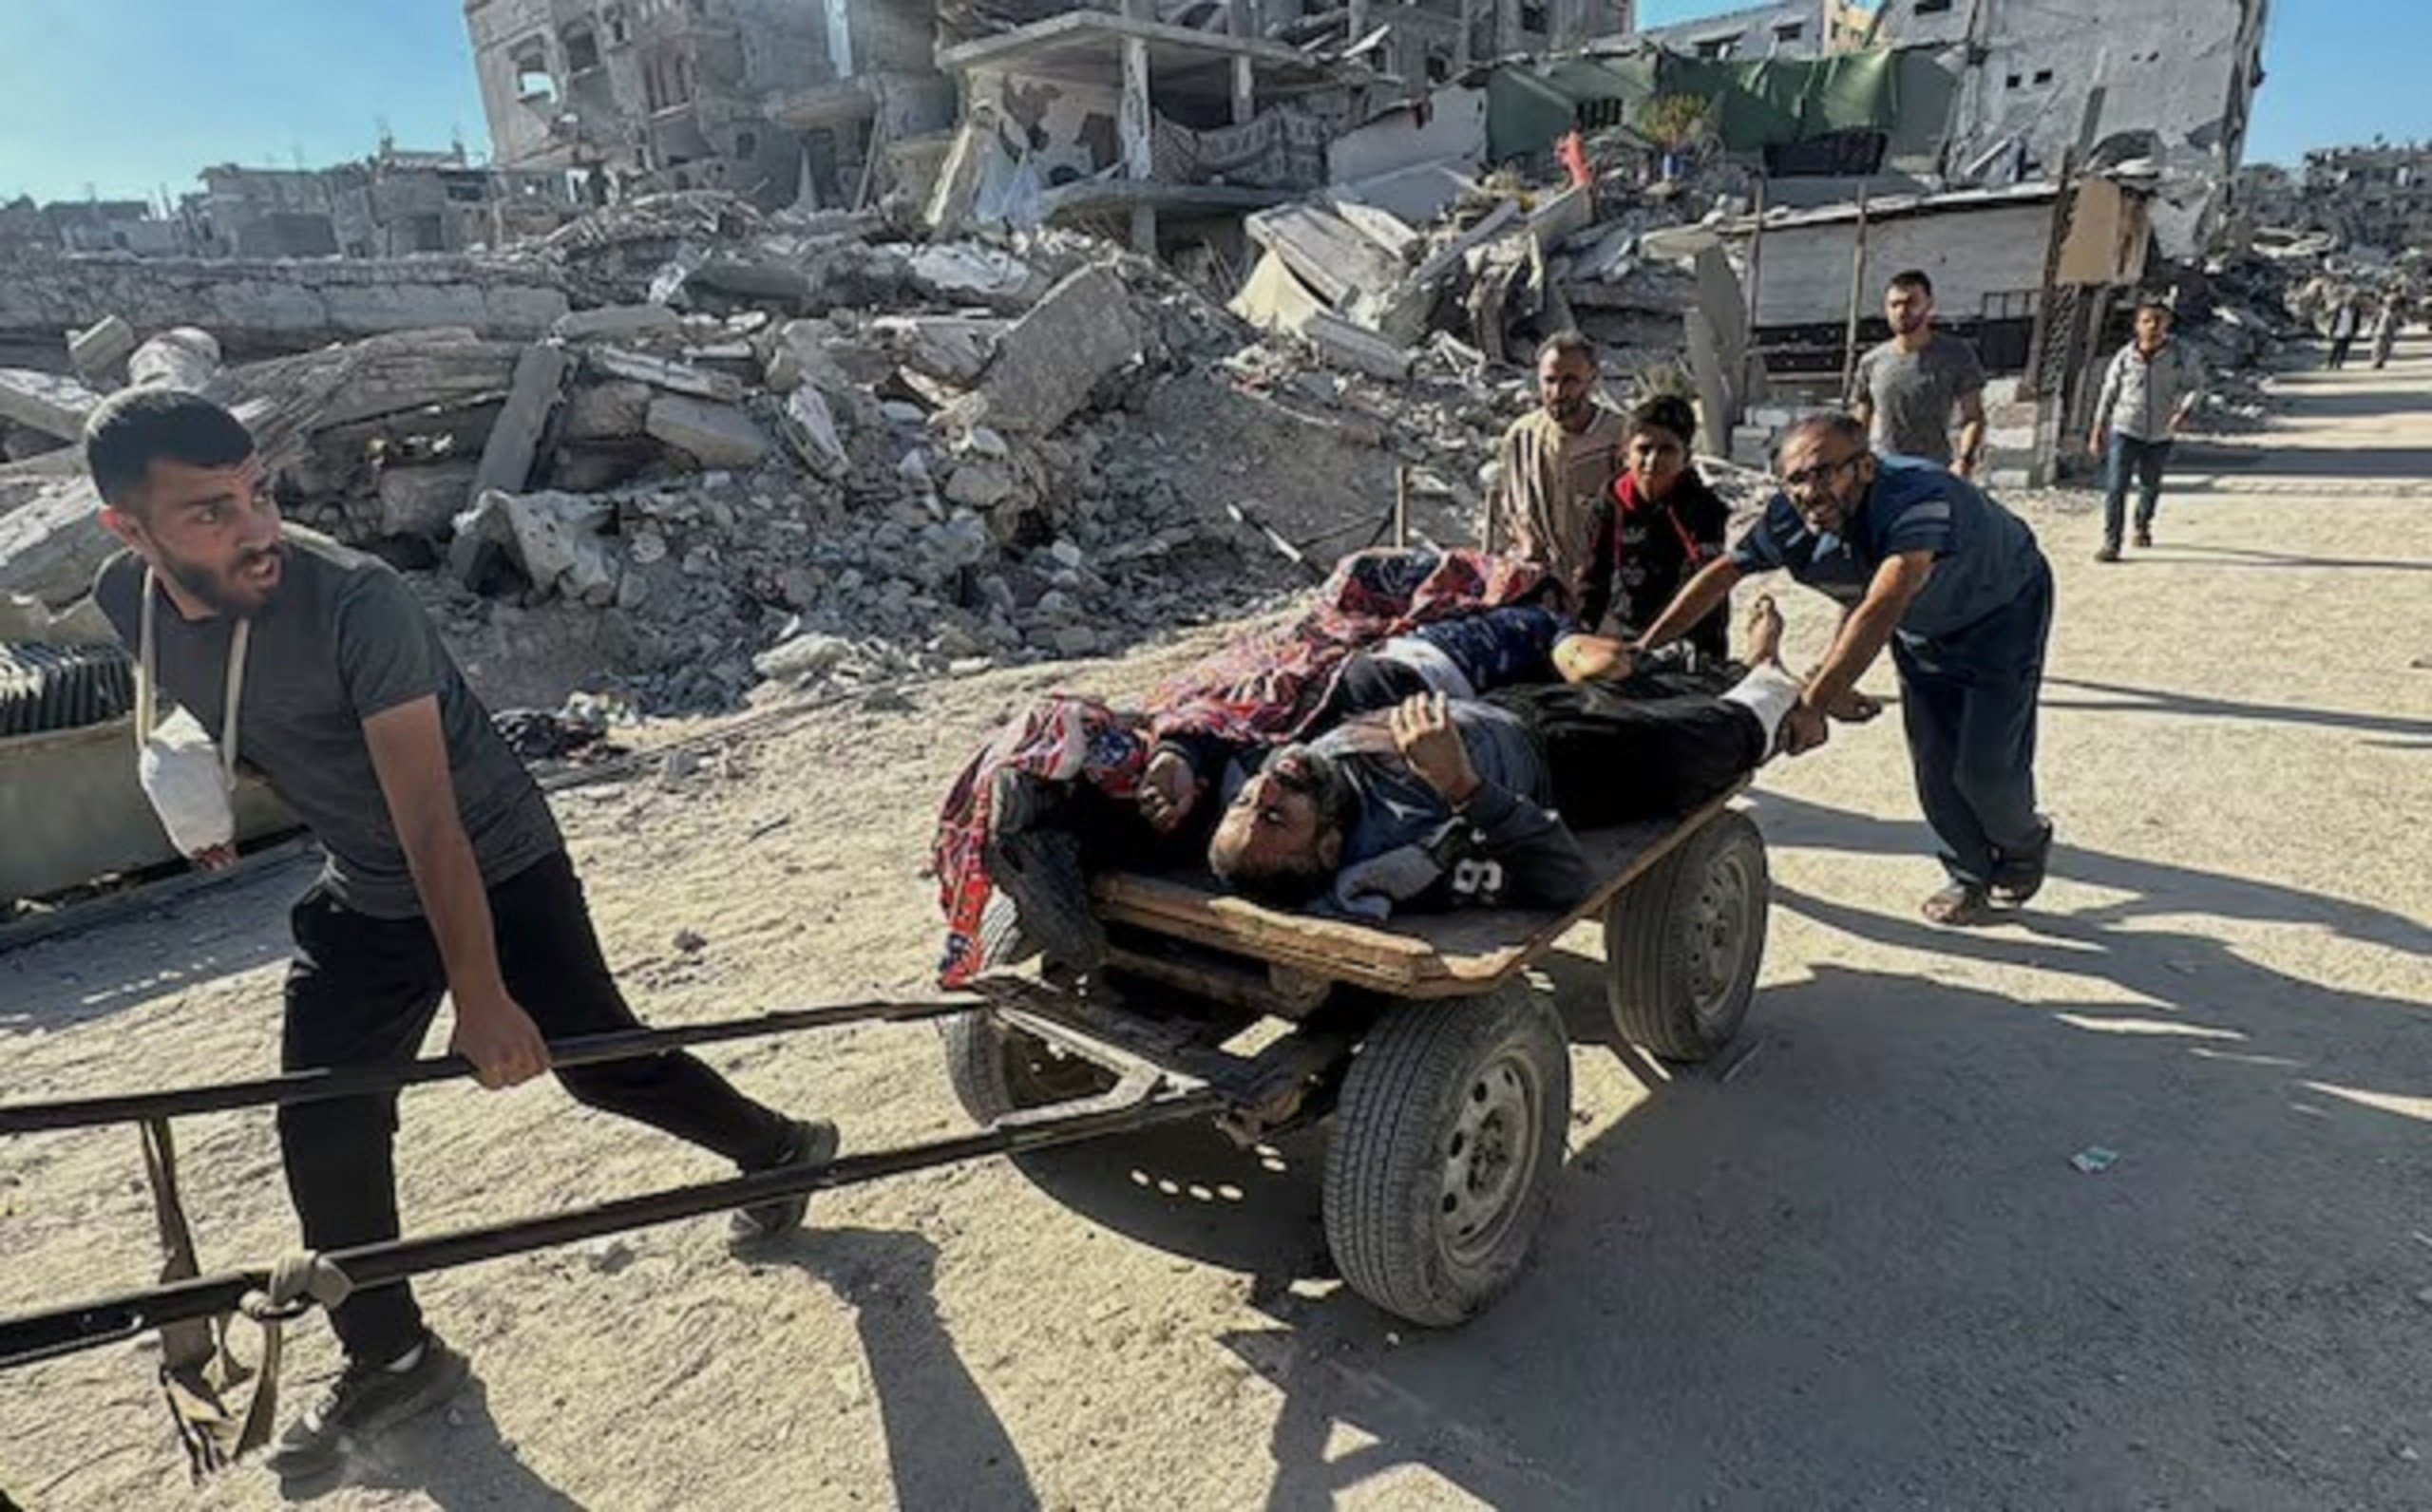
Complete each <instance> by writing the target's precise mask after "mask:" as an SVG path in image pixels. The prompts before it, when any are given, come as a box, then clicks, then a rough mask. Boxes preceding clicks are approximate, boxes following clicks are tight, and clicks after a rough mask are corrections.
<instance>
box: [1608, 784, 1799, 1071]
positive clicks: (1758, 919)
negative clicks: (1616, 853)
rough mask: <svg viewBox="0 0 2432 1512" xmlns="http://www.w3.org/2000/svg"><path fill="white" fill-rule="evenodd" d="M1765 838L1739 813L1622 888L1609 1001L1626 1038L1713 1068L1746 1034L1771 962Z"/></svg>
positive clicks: (1611, 910) (1613, 910)
mask: <svg viewBox="0 0 2432 1512" xmlns="http://www.w3.org/2000/svg"><path fill="white" fill-rule="evenodd" d="M1772 900H1773V878H1772V873H1771V872H1770V871H1769V870H1768V868H1767V866H1766V863H1765V837H1764V835H1763V834H1762V833H1760V832H1759V831H1758V828H1757V825H1756V823H1755V822H1754V821H1752V820H1750V819H1749V817H1748V816H1747V815H1745V814H1743V813H1741V812H1739V810H1738V809H1736V808H1731V809H1725V810H1723V811H1722V812H1721V813H1720V814H1717V815H1716V816H1715V817H1714V818H1713V819H1711V820H1708V821H1707V822H1706V823H1705V825H1704V826H1703V827H1702V828H1701V829H1700V830H1699V831H1698V832H1697V833H1696V834H1694V835H1692V836H1690V837H1689V838H1688V839H1687V840H1685V841H1682V842H1681V843H1680V844H1679V845H1678V846H1676V847H1675V848H1674V849H1673V851H1672V853H1671V854H1670V855H1668V856H1666V857H1664V858H1663V860H1660V861H1658V862H1656V863H1655V865H1653V866H1652V867H1650V868H1648V869H1647V871H1646V873H1645V875H1644V876H1642V877H1641V878H1639V879H1638V880H1637V881H1635V882H1632V883H1631V884H1630V885H1629V886H1627V887H1625V888H1624V889H1622V893H1621V896H1620V897H1618V898H1614V899H1613V901H1612V903H1611V904H1610V905H1609V906H1608V907H1607V908H1606V911H1605V981H1606V999H1607V1000H1608V1002H1609V1003H1610V1004H1611V1007H1612V1011H1613V1027H1614V1028H1615V1029H1616V1030H1620V1031H1621V1036H1622V1038H1624V1039H1625V1040H1627V1041H1629V1042H1630V1043H1631V1044H1634V1045H1641V1046H1644V1047H1645V1048H1646V1049H1648V1050H1650V1051H1652V1052H1653V1053H1655V1054H1657V1055H1661V1056H1663V1058H1664V1059H1666V1060H1674V1061H1688V1062H1696V1061H1702V1060H1706V1059H1708V1058H1710V1057H1712V1056H1713V1055H1715V1054H1716V1053H1717V1052H1718V1051H1720V1049H1722V1048H1723V1047H1724V1046H1725V1045H1727V1044H1729V1043H1730V1042H1731V1037H1732V1036H1733V1035H1734V1034H1737V1033H1739V1026H1740V1024H1741V1023H1742V1022H1743V1021H1744V1020H1745V1019H1746V1018H1747V1017H1748V1005H1749V1003H1750V1001H1751V1000H1753V999H1754V998H1755V997H1756V995H1757V974H1758V972H1759V971H1760V970H1761V969H1762V968H1763V966H1764V964H1765V926H1766V922H1767V919H1768V917H1769V916H1770V915H1771V913H1772Z"/></svg>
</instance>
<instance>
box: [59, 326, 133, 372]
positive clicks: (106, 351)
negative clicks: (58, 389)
mask: <svg viewBox="0 0 2432 1512" xmlns="http://www.w3.org/2000/svg"><path fill="white" fill-rule="evenodd" d="M134 350H135V328H134V327H133V326H130V325H128V324H127V323H126V322H125V321H123V320H121V319H120V318H119V317H118V316H116V315H104V316H103V317H102V318H101V319H99V320H97V321H95V322H94V323H93V324H91V325H89V326H87V327H85V329H84V330H82V331H78V332H76V333H75V334H74V335H72V336H70V337H68V338H67V360H68V362H69V364H70V365H72V366H73V367H74V368H75V369H76V372H77V375H78V376H79V377H81V378H83V379H84V380H85V382H86V383H88V384H98V383H104V382H105V381H107V379H108V378H109V375H110V374H112V373H115V372H116V371H118V368H119V364H121V363H123V362H124V361H126V359H127V357H128V356H129V354H131V353H132V352H133V351H134Z"/></svg>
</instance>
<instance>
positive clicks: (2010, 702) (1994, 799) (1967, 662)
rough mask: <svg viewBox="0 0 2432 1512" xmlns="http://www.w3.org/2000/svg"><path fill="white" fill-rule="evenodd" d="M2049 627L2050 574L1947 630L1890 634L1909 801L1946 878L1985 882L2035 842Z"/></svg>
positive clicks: (2043, 572) (2044, 570)
mask: <svg viewBox="0 0 2432 1512" xmlns="http://www.w3.org/2000/svg"><path fill="white" fill-rule="evenodd" d="M2051 633H2052V573H2051V569H2050V568H2048V567H2045V566H2043V565H2042V564H2041V563H2039V564H2038V565H2037V567H2036V572H2035V576H2034V578H2033V580H2031V581H2030V582H2029V583H2028V584H2027V586H2026V588H2025V589H2024V591H2023V592H2021V593H2020V595H2018V596H2017V597H2016V598H2014V599H2012V600H2011V601H2010V602H2009V603H2008V604H2007V605H2006V606H2005V607H2003V608H2001V609H1998V610H1995V611H1994V612H1993V613H1992V614H1987V615H1986V616H1985V617H1984V618H1983V619H1980V620H1978V621H1977V622H1976V623H1975V624H1972V625H1970V626H1968V627H1967V629H1965V630H1962V631H1961V632H1959V633H1957V634H1955V635H1947V636H1943V637H1941V638H1939V639H1934V640H1923V639H1911V638H1910V637H1908V636H1905V635H1894V636H1893V637H1892V641H1891V662H1892V665H1893V666H1894V667H1896V668H1898V669H1899V672H1900V717H1901V721H1902V723H1903V724H1904V725H1905V726H1906V727H1907V728H1908V735H1909V760H1910V765H1911V766H1912V767H1913V768H1914V770H1915V774H1916V780H1917V801H1918V803H1920V804H1922V805H1923V806H1924V808H1925V811H1926V822H1927V823H1929V824H1930V825H1932V826H1933V831H1934V838H1935V839H1936V840H1938V841H1941V847H1940V855H1941V858H1942V864H1943V869H1944V870H1945V871H1947V872H1948V873H1949V874H1950V878H1951V880H1953V881H1955V882H1961V883H1969V884H1973V885H1976V886H1985V885H1986V884H1988V883H1990V882H1991V881H1992V880H1993V877H1994V874H1995V873H1996V872H1997V871H1998V870H1999V869H2000V868H2001V865H2002V863H2003V861H2004V860H2016V859H2020V858H2024V857H2027V856H2031V855H2033V854H2034V853H2035V852H2036V851H2037V850H2039V849H2041V848H2042V846H2043V841H2044V831H2043V820H2042V819H2041V818H2040V817H2039V816H2038V815H2037V814H2036V812H2035V721H2036V702H2037V699H2038V698H2039V697H2040V696H2041V695H2042V692H2043V648H2044V643H2045V642H2046V641H2047V640H2049V639H2050V637H2051Z"/></svg>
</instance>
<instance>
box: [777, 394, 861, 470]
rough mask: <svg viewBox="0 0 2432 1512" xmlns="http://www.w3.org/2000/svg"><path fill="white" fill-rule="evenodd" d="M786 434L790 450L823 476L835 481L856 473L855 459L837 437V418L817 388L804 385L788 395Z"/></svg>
mask: <svg viewBox="0 0 2432 1512" xmlns="http://www.w3.org/2000/svg"><path fill="white" fill-rule="evenodd" d="M784 435H785V439H786V444H787V446H788V449H790V450H791V451H792V452H793V454H794V455H795V456H796V457H799V458H801V459H802V464H803V465H804V466H806V467H807V468H809V469H810V470H811V471H812V472H813V473H816V474H817V475H819V476H820V477H822V478H826V479H829V480H831V481H832V480H834V479H838V478H842V477H844V476H845V474H846V473H848V472H851V471H852V470H853V459H852V458H851V456H849V455H848V454H847V453H846V452H845V440H844V438H843V437H842V436H840V435H839V434H837V430H836V417H835V416H834V415H833V414H831V413H830V412H829V411H828V408H827V401H826V399H825V398H823V397H821V395H820V392H819V387H818V386H817V385H815V384H804V385H802V386H801V387H798V388H796V389H795V390H794V391H793V392H792V393H790V394H788V395H787V396H786V407H785V419H784Z"/></svg>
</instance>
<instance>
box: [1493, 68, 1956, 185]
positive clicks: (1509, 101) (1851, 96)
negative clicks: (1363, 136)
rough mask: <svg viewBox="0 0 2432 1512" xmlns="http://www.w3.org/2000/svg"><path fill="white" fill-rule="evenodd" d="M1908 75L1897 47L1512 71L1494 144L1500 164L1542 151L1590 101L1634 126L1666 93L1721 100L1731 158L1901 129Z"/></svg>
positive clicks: (1498, 85) (1504, 72) (1503, 71)
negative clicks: (1846, 133)
mask: <svg viewBox="0 0 2432 1512" xmlns="http://www.w3.org/2000/svg"><path fill="white" fill-rule="evenodd" d="M1918 61H1919V62H1926V61H1927V60H1924V59H1920V60H1918ZM1928 66H1931V65H1930V64H1928ZM1909 71H1910V70H1908V69H1905V68H1904V67H1903V66H1902V55H1901V54H1900V53H1899V52H1897V51H1895V50H1894V49H1892V48H1890V47H1875V48H1871V49H1869V50H1868V51H1865V52H1849V53H1840V54H1836V55H1835V56H1833V57H1829V58H1804V59H1802V58H1760V59H1757V60H1754V61H1751V62H1747V63H1723V62H1713V61H1708V60H1706V59H1702V58H1688V57H1683V56H1682V55H1681V54H1679V53H1674V52H1666V51H1663V50H1662V49H1660V48H1657V49H1650V50H1648V51H1646V52H1642V53H1637V54H1633V55H1632V56H1629V57H1625V58H1597V59H1585V58H1570V59H1563V60H1560V61H1556V62H1550V63H1528V64H1509V65H1506V66H1503V67H1500V68H1497V69H1495V70H1494V72H1493V73H1492V75H1491V76H1490V77H1489V79H1488V81H1487V116H1486V130H1487V147H1488V151H1489V152H1490V153H1491V154H1492V156H1493V157H1494V158H1496V159H1497V160H1501V159H1505V158H1513V157H1520V156H1524V155H1526V154H1530V153H1535V152H1543V151H1544V150H1545V149H1546V148H1548V147H1549V146H1550V145H1552V143H1553V142H1554V140H1555V139H1556V138H1558V137H1560V136H1561V135H1562V134H1563V133H1564V132H1566V131H1568V130H1570V129H1571V127H1572V126H1573V125H1574V124H1576V123H1578V121H1579V117H1580V107H1581V106H1582V105H1585V104H1597V103H1607V104H1608V105H1609V108H1608V109H1607V110H1603V111H1596V112H1592V113H1591V114H1596V115H1610V116H1612V117H1613V118H1615V119H1618V120H1619V121H1622V122H1625V123H1632V124H1635V123H1636V122H1637V120H1638V113H1639V111H1640V109H1641V108H1642V107H1643V106H1644V105H1645V104H1646V102H1647V101H1649V100H1652V99H1654V98H1656V97H1657V96H1659V95H1692V96H1695V97H1697V98H1699V99H1701V100H1707V101H1711V102H1713V104H1714V107H1715V113H1714V127H1715V133H1716V135H1717V136H1719V137H1720V139H1721V141H1722V145H1723V147H1724V149H1725V150H1726V151H1730V152H1757V151H1759V150H1761V149H1763V148H1766V147H1772V146H1781V145H1784V144H1787V143H1789V142H1807V141H1811V140H1813V139H1815V138H1817V137H1822V136H1829V135H1831V134H1833V133H1834V132H1841V131H1882V132H1890V131H1891V130H1892V129H1893V128H1894V127H1895V126H1897V125H1898V124H1899V121H1900V96H1901V87H1900V83H1901V77H1902V75H1903V73H1904V72H1909Z"/></svg>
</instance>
